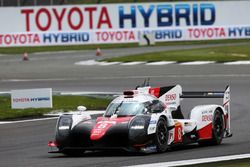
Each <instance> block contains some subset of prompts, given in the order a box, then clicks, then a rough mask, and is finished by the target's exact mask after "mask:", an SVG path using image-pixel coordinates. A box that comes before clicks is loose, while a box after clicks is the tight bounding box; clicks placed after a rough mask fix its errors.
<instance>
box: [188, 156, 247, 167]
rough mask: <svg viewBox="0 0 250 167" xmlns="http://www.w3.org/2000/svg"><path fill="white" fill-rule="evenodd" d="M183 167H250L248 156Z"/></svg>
mask: <svg viewBox="0 0 250 167" xmlns="http://www.w3.org/2000/svg"><path fill="white" fill-rule="evenodd" d="M185 167H250V158H246V159H241V160H231V161H222V162H213V163H207V164H198V165H187V166H185Z"/></svg>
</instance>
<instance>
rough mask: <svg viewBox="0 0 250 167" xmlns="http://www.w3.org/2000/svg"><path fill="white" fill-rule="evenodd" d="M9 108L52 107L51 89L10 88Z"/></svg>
mask: <svg viewBox="0 0 250 167" xmlns="http://www.w3.org/2000/svg"><path fill="white" fill-rule="evenodd" d="M11 108H12V109H25V108H52V89H51V88H43V89H23V90H12V91H11Z"/></svg>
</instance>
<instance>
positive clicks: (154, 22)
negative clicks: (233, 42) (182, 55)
mask: <svg viewBox="0 0 250 167" xmlns="http://www.w3.org/2000/svg"><path fill="white" fill-rule="evenodd" d="M249 16H250V1H204V2H202V1H199V2H161V3H131V4H129V3H128V4H100V5H97V4H94V5H67V6H64V5H62V6H39V7H6V8H1V10H0V21H1V27H0V47H6V46H42V45H69V44H98V43H129V42H139V41H140V36H141V33H144V32H152V31H153V32H154V34H155V41H156V42H160V41H176V40H177V41H178V40H182V41H183V40H211V39H239V38H249V37H250V20H249V18H248V17H249Z"/></svg>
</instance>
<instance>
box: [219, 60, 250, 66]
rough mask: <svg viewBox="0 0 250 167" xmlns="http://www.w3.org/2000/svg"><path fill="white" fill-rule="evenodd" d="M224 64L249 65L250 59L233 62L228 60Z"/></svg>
mask: <svg viewBox="0 0 250 167" xmlns="http://www.w3.org/2000/svg"><path fill="white" fill-rule="evenodd" d="M223 64H225V65H249V64H250V61H233V62H227V63H223Z"/></svg>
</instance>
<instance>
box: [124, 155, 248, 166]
mask: <svg viewBox="0 0 250 167" xmlns="http://www.w3.org/2000/svg"><path fill="white" fill-rule="evenodd" d="M244 158H250V154H240V155H230V156H221V157H213V158H201V159H191V160H182V161H172V162H161V163H152V164H143V165H134V166H129V167H151V166H157V167H169V166H183V165H195V164H203V163H210V162H219V161H229V160H237V159H244Z"/></svg>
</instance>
